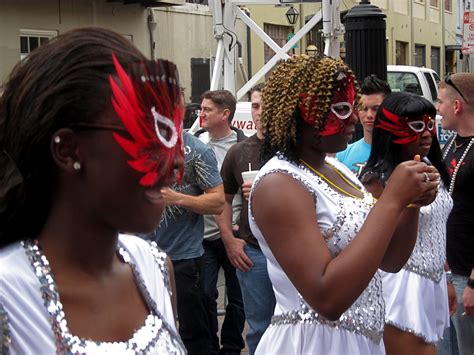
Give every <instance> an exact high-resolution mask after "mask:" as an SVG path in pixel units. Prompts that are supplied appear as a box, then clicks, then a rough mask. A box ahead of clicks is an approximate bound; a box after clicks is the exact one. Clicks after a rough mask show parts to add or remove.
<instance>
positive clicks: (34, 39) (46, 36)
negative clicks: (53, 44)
mask: <svg viewBox="0 0 474 355" xmlns="http://www.w3.org/2000/svg"><path fill="white" fill-rule="evenodd" d="M57 35H58V31H46V30H27V29H21V30H20V59H22V60H23V59H25V58H26V57H27V56H28V54H30V53H31V51H32V50H34V49H36V48H38V47H40V46H42V45H43V44H46V43H47V42H48V41H49V40H50V39H51V38H53V37H56V36H57Z"/></svg>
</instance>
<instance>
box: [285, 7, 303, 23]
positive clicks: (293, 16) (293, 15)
mask: <svg viewBox="0 0 474 355" xmlns="http://www.w3.org/2000/svg"><path fill="white" fill-rule="evenodd" d="M299 15H300V13H299V12H298V11H297V10H296V9H295V8H294V7H293V6H291V7H290V8H289V9H288V11H287V12H286V14H285V16H286V19H287V20H288V23H289V24H290V25H294V24H295V23H296V21H298V16H299Z"/></svg>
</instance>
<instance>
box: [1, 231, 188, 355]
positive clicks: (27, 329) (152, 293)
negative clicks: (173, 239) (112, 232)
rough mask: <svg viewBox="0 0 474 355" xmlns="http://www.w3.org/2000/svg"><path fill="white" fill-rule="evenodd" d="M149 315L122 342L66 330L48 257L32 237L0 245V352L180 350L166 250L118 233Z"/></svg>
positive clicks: (118, 352) (172, 351)
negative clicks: (97, 340) (23, 240)
mask: <svg viewBox="0 0 474 355" xmlns="http://www.w3.org/2000/svg"><path fill="white" fill-rule="evenodd" d="M117 252H118V255H119V256H120V257H121V258H122V260H123V261H124V262H126V263H128V264H129V265H130V267H131V268H132V271H133V274H134V276H135V281H136V283H137V285H138V287H139V289H140V291H141V294H142V296H143V298H144V300H145V301H146V303H147V305H148V307H149V309H150V314H149V315H148V317H147V318H146V320H145V322H144V324H143V325H142V326H141V327H140V328H139V329H137V330H136V331H135V333H134V334H133V336H132V337H131V338H130V339H129V340H128V341H127V342H96V341H91V340H88V339H83V338H79V337H77V336H75V335H73V334H71V333H70V331H69V329H68V325H67V320H66V317H67V315H65V314H64V311H63V306H62V304H61V301H60V295H59V293H58V291H57V288H56V285H55V282H54V275H53V274H52V273H51V269H50V267H49V262H48V260H47V259H46V257H45V256H44V255H43V254H42V253H41V250H40V249H39V247H38V245H37V244H36V243H35V242H33V241H25V242H18V243H15V244H12V245H10V246H7V247H5V248H3V249H1V250H0V353H1V354H4V353H7V354H8V353H9V354H56V353H57V354H86V353H87V354H106V353H107V354H124V355H125V354H186V350H185V348H184V345H183V343H182V341H181V339H180V338H179V335H178V334H177V332H176V327H175V322H174V316H173V310H172V307H171V298H170V293H171V289H170V285H169V278H168V273H167V269H166V254H165V253H164V252H162V251H160V250H159V249H158V248H157V247H156V245H153V244H148V243H147V242H145V241H143V240H141V239H139V238H137V237H134V236H128V235H127V236H120V238H119V248H118V250H117Z"/></svg>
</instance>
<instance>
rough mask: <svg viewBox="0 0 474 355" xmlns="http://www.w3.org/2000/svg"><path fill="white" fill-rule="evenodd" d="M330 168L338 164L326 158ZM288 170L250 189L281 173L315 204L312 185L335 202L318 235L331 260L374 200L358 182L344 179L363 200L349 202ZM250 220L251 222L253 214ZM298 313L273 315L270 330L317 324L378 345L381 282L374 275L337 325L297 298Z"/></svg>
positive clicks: (304, 173) (306, 174)
mask: <svg viewBox="0 0 474 355" xmlns="http://www.w3.org/2000/svg"><path fill="white" fill-rule="evenodd" d="M278 158H279V159H281V160H286V159H285V158H284V157H283V156H279V157H278ZM327 159H328V160H329V161H330V162H331V164H332V165H337V164H338V163H337V162H335V161H334V160H332V159H330V158H327ZM291 164H292V167H291V168H289V169H288V170H287V169H285V168H277V169H269V170H268V171H265V174H264V175H260V176H259V177H258V180H257V181H256V182H255V183H254V185H253V188H255V186H256V185H257V184H258V181H259V180H260V179H261V178H263V176H265V175H266V174H271V173H275V172H281V173H285V174H289V175H290V176H292V177H293V178H294V179H296V180H297V181H300V182H301V183H302V184H303V185H304V186H305V187H306V188H307V189H308V191H309V192H310V193H311V195H313V197H314V200H315V201H316V198H317V197H316V190H315V188H314V186H315V184H316V185H317V186H318V190H322V191H324V192H325V193H326V194H327V195H330V196H331V198H332V200H333V201H335V202H336V205H337V208H336V211H335V214H336V220H335V223H334V224H333V225H332V226H331V227H329V228H327V229H326V230H323V231H322V234H323V237H324V239H325V241H326V244H327V246H328V249H329V251H330V253H331V255H332V257H333V258H334V257H336V256H337V255H338V254H339V253H340V252H341V251H342V250H344V248H346V247H347V246H348V245H349V244H350V242H351V241H352V239H353V238H354V237H355V235H356V234H357V233H358V231H359V230H360V228H361V227H362V225H363V224H364V222H365V219H366V218H367V215H368V213H369V211H370V209H371V207H372V206H373V205H374V203H375V200H374V198H373V196H372V195H371V194H369V193H368V192H367V191H366V190H365V189H364V187H363V186H362V185H361V184H360V182H359V181H357V180H355V179H353V178H352V177H351V176H349V175H346V174H345V177H346V178H347V179H349V180H350V181H351V182H353V183H354V184H355V185H356V186H358V187H359V188H360V190H361V191H362V192H363V197H362V198H360V199H358V198H352V197H349V196H345V195H342V194H340V193H339V192H337V191H335V190H334V189H332V188H331V187H330V186H329V185H328V184H327V183H326V182H325V181H324V180H322V179H321V178H320V177H319V176H316V175H314V174H313V173H311V172H310V171H309V169H307V168H306V167H305V166H304V165H299V166H295V165H294V164H293V163H291ZM250 217H251V218H252V220H253V221H255V219H254V217H253V214H252V213H250ZM299 298H300V307H299V309H294V310H292V311H290V312H287V313H283V314H279V315H276V316H274V317H273V318H272V322H271V326H278V325H283V324H297V323H305V324H308V323H309V324H321V325H325V326H329V327H333V328H336V329H344V330H347V331H350V332H353V333H356V334H360V335H363V336H365V337H367V338H369V339H370V340H372V341H373V342H375V343H380V341H381V339H382V335H383V327H384V322H385V320H384V318H385V316H384V315H385V303H384V300H383V297H382V280H381V275H380V273H379V272H378V271H377V272H376V273H375V275H374V277H373V278H372V280H371V281H370V282H369V284H368V286H367V287H366V289H365V290H364V291H363V292H362V294H361V295H360V296H359V298H357V300H356V301H355V302H354V303H353V304H352V305H351V306H350V307H349V308H348V309H347V310H346V311H345V312H344V313H343V314H342V315H341V317H340V318H339V319H338V320H337V321H329V320H327V319H326V318H324V317H323V316H321V315H320V314H318V313H317V312H315V311H314V310H313V309H312V308H311V307H310V306H309V305H308V304H307V303H306V302H305V300H304V299H303V297H302V296H301V295H299Z"/></svg>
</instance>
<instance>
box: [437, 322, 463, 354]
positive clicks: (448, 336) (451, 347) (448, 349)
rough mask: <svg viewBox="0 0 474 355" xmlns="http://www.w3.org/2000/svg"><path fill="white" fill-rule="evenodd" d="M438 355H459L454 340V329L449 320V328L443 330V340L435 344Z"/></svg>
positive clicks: (456, 343)
mask: <svg viewBox="0 0 474 355" xmlns="http://www.w3.org/2000/svg"><path fill="white" fill-rule="evenodd" d="M436 350H437V353H438V355H459V350H458V342H457V340H456V329H454V325H453V321H452V320H451V319H450V321H449V328H446V329H445V330H444V334H443V339H441V340H440V341H438V343H437V344H436Z"/></svg>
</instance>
